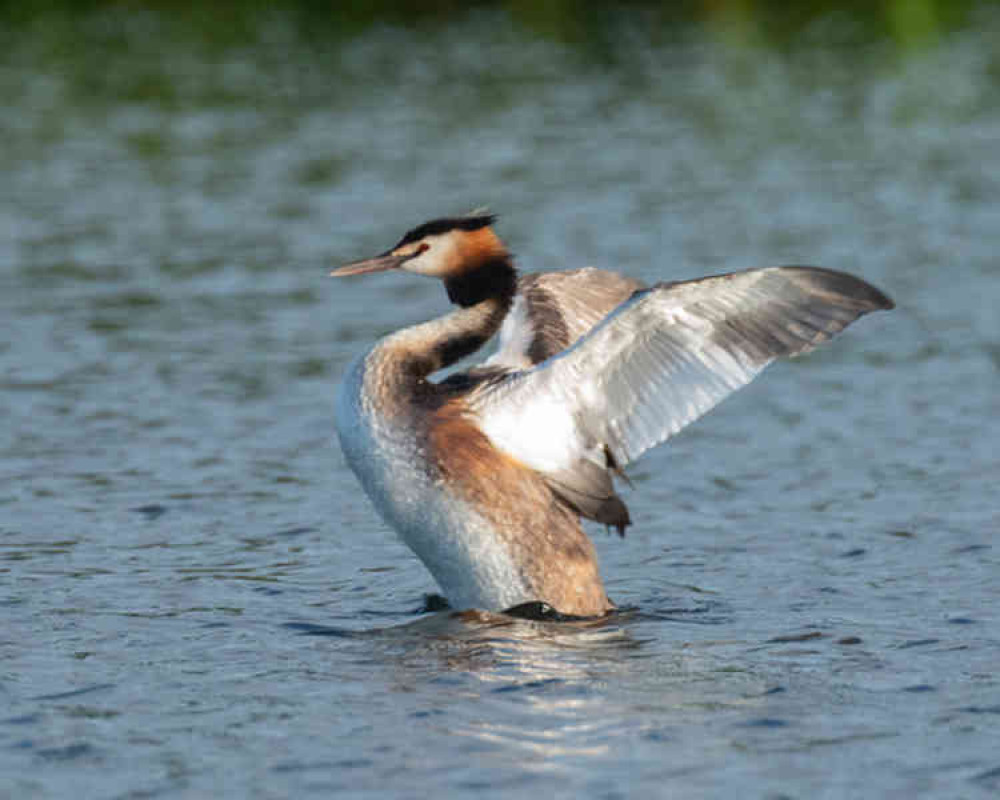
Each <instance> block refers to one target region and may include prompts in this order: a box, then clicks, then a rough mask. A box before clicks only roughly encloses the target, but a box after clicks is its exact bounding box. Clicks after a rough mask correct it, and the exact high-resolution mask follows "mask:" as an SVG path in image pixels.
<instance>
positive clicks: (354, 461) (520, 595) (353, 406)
mask: <svg viewBox="0 0 1000 800" xmlns="http://www.w3.org/2000/svg"><path fill="white" fill-rule="evenodd" d="M369 355H370V354H367V355H365V356H362V357H360V358H358V359H356V360H355V361H354V362H353V363H352V364H351V366H350V367H349V368H348V370H347V372H346V373H345V375H344V378H343V380H342V381H341V384H340V387H339V389H338V392H337V400H336V422H337V433H338V435H339V437H340V445H341V448H342V449H343V451H344V456H345V457H346V459H347V463H348V465H349V466H350V467H351V469H352V470H353V471H354V474H355V475H357V477H358V480H359V481H361V485H362V487H363V488H364V490H365V492H366V493H367V495H368V497H369V498H370V499H371V501H372V503H373V504H374V505H375V508H376V509H377V510H378V512H379V514H380V515H381V516H382V518H383V519H384V520H385V521H386V523H388V524H389V525H390V526H391V527H392V528H393V529H394V530H395V531H396V533H397V534H399V536H400V538H401V539H402V540H403V541H404V542H405V543H406V544H407V545H408V546H409V547H410V548H411V549H412V550H413V551H414V553H416V555H417V556H418V557H419V558H420V560H421V561H422V562H423V563H424V565H425V566H426V567H427V569H428V570H430V572H431V574H432V575H433V576H434V578H435V580H436V581H437V583H438V585H439V586H440V587H441V590H442V592H443V593H444V594H445V596H446V597H447V598H448V600H449V602H450V603H451V604H452V606H453V607H454V608H458V609H462V608H486V609H498V608H510V607H511V606H515V605H518V604H519V603H524V602H528V601H530V600H532V599H534V598H532V597H530V596H529V594H528V591H527V588H526V586H525V583H524V579H523V578H522V577H521V574H520V571H519V570H518V569H517V567H516V565H515V564H514V562H513V560H512V559H511V557H510V553H509V550H508V549H507V547H506V546H505V544H504V540H503V538H502V537H501V536H500V535H498V532H497V531H496V530H495V529H494V528H493V527H492V525H491V524H490V523H489V522H488V521H487V520H486V519H485V518H484V517H483V516H482V515H481V514H479V513H478V512H477V511H476V509H475V508H474V507H472V506H471V505H469V504H468V503H467V502H465V501H464V500H463V499H462V498H460V497H457V496H456V495H455V494H454V492H450V491H449V487H448V486H446V485H444V483H443V482H442V481H441V480H440V478H438V477H436V476H435V474H434V469H433V465H430V464H428V462H427V453H426V452H425V451H424V449H423V446H422V444H421V442H422V441H423V439H424V432H423V431H422V430H421V426H420V422H421V419H420V417H418V416H416V415H415V414H414V415H410V416H409V418H407V415H402V416H401V417H400V415H395V418H392V419H390V418H389V417H387V416H386V415H385V414H384V413H382V412H381V411H380V409H378V408H376V407H375V403H374V402H373V399H372V398H373V397H374V396H375V395H373V393H372V392H371V391H370V388H371V387H370V386H369V385H368V384H369V382H370V381H371V380H372V375H371V371H370V369H369V363H370V359H369Z"/></svg>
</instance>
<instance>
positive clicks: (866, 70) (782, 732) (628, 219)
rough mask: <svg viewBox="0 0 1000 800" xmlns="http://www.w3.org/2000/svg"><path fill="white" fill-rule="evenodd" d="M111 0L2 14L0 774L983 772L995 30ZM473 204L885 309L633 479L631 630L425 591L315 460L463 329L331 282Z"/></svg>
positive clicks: (576, 234)
mask: <svg viewBox="0 0 1000 800" xmlns="http://www.w3.org/2000/svg"><path fill="white" fill-rule="evenodd" d="M129 8H130V7H129V6H124V5H123V6H119V7H117V8H116V9H115V10H112V11H111V12H105V13H100V14H99V13H95V14H94V15H92V16H84V17H82V18H81V19H82V21H80V20H78V21H77V23H74V24H79V25H80V30H75V29H74V30H63V31H58V30H57V31H55V32H53V31H52V30H49V29H46V30H40V29H38V30H36V29H28V30H25V29H23V28H22V29H19V30H18V31H16V32H2V33H0V53H3V55H0V96H2V97H3V98H4V99H3V104H2V106H3V107H2V109H0V137H2V138H0V141H2V143H0V413H2V420H3V421H2V425H0V796H2V797H10V798H28V797H67V796H77V797H107V798H140V797H158V796H166V797H233V798H244V797H258V798H272V797H273V798H279V797H303V798H309V797H329V796H332V795H335V794H338V793H339V794H342V795H344V796H351V797H383V796H395V797H415V798H416V797H430V796H438V797H462V796H472V795H473V794H475V795H477V796H489V797H511V798H513V797H528V796H534V797H537V796H545V797H551V798H578V797H600V798H619V797H654V796H659V797H754V798H779V797H781V798H837V797H851V798H855V797H883V798H884V797H900V798H902V797H906V798H912V797H941V798H958V797H962V798H976V797H992V796H996V794H997V793H998V792H1000V733H998V728H1000V677H998V674H997V673H998V670H1000V625H998V623H1000V619H998V616H1000V615H998V604H1000V558H998V556H1000V552H998V546H1000V545H998V542H997V534H998V531H1000V423H998V420H1000V51H998V49H997V45H996V43H997V40H998V39H997V36H998V31H1000V14H998V12H997V11H996V10H995V7H993V6H985V7H983V8H982V9H979V10H977V11H976V13H975V14H973V15H971V17H970V18H969V19H967V20H966V21H965V22H964V23H963V24H962V25H961V26H960V27H956V28H953V29H949V30H947V31H944V32H942V33H940V35H938V36H936V37H933V36H932V37H928V38H927V39H925V40H921V41H920V42H918V43H917V44H915V45H912V46H910V45H908V46H905V47H904V46H901V45H899V44H898V43H893V42H892V41H885V40H881V39H878V38H875V39H867V38H865V37H855V36H854V34H853V33H852V29H851V27H850V22H849V21H848V20H844V19H841V18H839V17H836V16H834V17H832V18H829V19H821V20H818V21H817V22H816V23H815V24H813V25H811V26H808V27H807V28H805V29H804V30H803V31H802V33H801V34H800V35H799V36H797V37H796V38H795V39H794V40H793V41H792V42H791V43H787V44H786V45H785V46H780V47H771V46H767V45H766V44H763V43H755V42H753V41H749V42H748V41H742V40H741V41H733V40H732V39H731V38H729V37H727V36H726V35H725V32H724V31H718V30H714V29H713V28H711V27H710V26H707V25H700V24H698V23H691V24H690V26H689V27H685V28H683V29H680V30H676V31H674V32H673V33H671V34H669V35H662V36H660V35H656V31H655V30H650V29H648V26H644V25H642V24H639V23H638V22H637V23H636V24H633V25H627V24H626V25H623V27H622V29H621V30H620V31H618V32H617V33H616V36H617V39H616V42H617V44H616V50H615V52H613V53H607V52H604V51H601V52H598V53H596V54H595V53H591V52H589V51H588V50H587V48H586V47H585V46H577V45H575V44H573V43H572V42H571V43H567V42H566V41H564V40H562V39H560V38H559V37H547V36H541V35H539V34H537V33H533V32H531V31H530V30H525V29H523V28H521V27H519V26H518V25H516V24H514V23H511V22H510V20H509V19H507V18H506V17H504V16H503V15H500V14H490V13H485V12H483V13H475V14H472V15H469V16H463V17H461V18H458V19H455V20H451V21H439V22H438V23H435V24H433V25H421V26H417V27H413V28H407V27H389V26H375V27H373V28H371V29H369V30H367V31H362V32H359V33H357V34H355V35H352V36H350V37H347V36H345V37H342V38H338V39H336V40H334V41H326V40H324V39H323V37H316V38H315V39H314V38H310V37H302V36H301V35H300V33H299V32H297V31H296V30H294V29H293V28H292V26H291V25H290V24H288V22H287V20H284V19H283V17H282V16H281V15H280V14H278V13H276V14H275V16H274V18H273V19H271V20H269V21H268V22H267V23H266V24H265V25H264V26H263V27H262V29H261V31H260V33H259V35H258V36H256V37H255V38H253V39H252V40H249V41H241V42H238V43H232V44H217V43H205V42H204V41H201V40H199V39H198V37H197V36H196V35H194V34H191V33H190V32H185V31H180V32H179V31H178V30H176V29H175V28H173V27H171V25H170V23H169V19H168V16H167V15H165V14H163V15H156V14H150V13H144V12H138V11H136V10H134V9H132V10H129ZM74 19H76V18H74ZM40 25H41V23H40ZM482 205H488V206H489V207H490V208H491V209H492V210H493V211H495V212H497V213H499V214H500V215H501V216H500V222H499V225H498V231H499V232H500V234H501V235H502V236H503V237H504V238H505V239H506V240H507V241H508V243H509V244H510V246H511V248H512V250H513V251H514V252H515V253H516V254H517V257H518V262H519V265H520V266H521V267H522V268H523V269H526V270H546V269H559V268H568V267H576V266H583V265H587V264H593V265H597V266H602V267H608V268H613V269H619V270H621V271H624V272H627V273H629V274H632V275H635V276H638V277H640V278H643V279H645V280H647V281H654V280H660V279H676V278H686V277H694V276H697V275H700V274H706V273H713V272H720V271H726V270H731V269H739V268H744V267H750V266H760V265H766V264H778V263H813V264H820V265H824V266H828V267H835V268H839V269H846V270H849V271H851V272H855V273H857V274H859V275H862V276H864V277H866V278H867V279H868V280H870V281H872V282H873V283H875V284H876V285H878V286H879V287H881V288H882V289H884V290H885V291H887V292H888V293H889V294H891V295H892V296H893V298H894V299H895V300H896V302H897V304H898V308H897V310H895V311H893V312H891V313H888V314H878V315H872V316H871V317H867V318H865V319H863V320H861V321H860V322H859V323H857V324H856V325H855V326H853V327H852V328H851V329H850V330H849V331H847V332H846V333H845V335H843V336H842V337H841V338H839V339H838V340H837V341H835V342H834V343H833V344H832V345H831V346H829V347H827V348H825V349H823V350H821V351H819V352H816V353H814V354H812V355H810V356H808V357H805V358H802V359H798V360H796V361H794V362H789V363H783V364H779V365H776V366H774V367H772V368H770V369H769V370H768V371H767V372H766V373H765V374H764V376H762V378H761V379H760V380H758V381H757V382H756V383H755V384H753V385H752V386H750V387H748V388H747V389H746V390H744V391H742V392H741V393H739V394H738V395H736V396H734V397H733V398H730V399H729V400H728V401H727V402H726V403H724V404H723V405H722V406H720V407H719V408H718V409H717V410H715V411H713V412H712V413H711V414H709V415H708V416H707V417H705V418H704V419H702V420H700V421H699V422H698V423H696V424H695V425H693V426H692V427H691V428H689V429H688V430H686V431H684V432H683V433H682V434H681V435H680V436H678V437H677V438H676V439H674V440H673V441H672V442H670V443H669V444H668V445H667V446H665V447H662V448H660V449H659V450H657V451H655V452H653V453H650V454H649V455H648V456H647V457H646V458H645V459H644V460H643V461H641V462H640V463H639V464H638V465H636V467H635V468H634V469H633V470H632V477H633V480H634V483H635V489H634V491H632V492H631V493H629V494H628V495H627V498H626V499H627V501H628V503H629V506H630V508H631V509H632V512H633V517H634V519H635V526H634V527H633V528H632V529H630V531H629V535H628V537H627V538H626V539H625V540H624V541H620V540H618V538H617V537H613V536H607V535H606V534H605V533H604V531H603V530H602V529H600V528H595V529H594V530H593V531H592V533H593V536H594V538H595V540H596V542H597V547H598V550H599V553H600V557H601V561H602V571H603V573H604V575H605V577H606V580H607V584H608V589H609V592H610V594H611V595H612V597H613V598H614V599H615V600H616V601H617V602H618V603H619V604H620V605H623V606H628V607H632V608H633V609H634V610H632V611H630V612H628V613H626V614H623V615H621V616H619V617H617V618H615V619H613V620H611V621H609V622H607V623H604V624H561V625H560V624H551V623H537V622H527V621H514V620H510V619H505V618H502V617H496V618H482V619H478V620H475V619H461V618H456V617H453V616H450V615H449V614H447V613H436V614H427V613H423V614H422V613H419V609H420V608H421V606H422V604H423V597H424V595H425V594H426V593H429V592H433V591H434V590H435V587H434V585H433V583H432V582H431V579H430V577H429V575H428V574H427V573H426V571H425V570H424V569H423V567H422V566H421V565H420V564H419V563H418V562H417V561H416V559H415V558H414V557H413V556H412V555H411V554H410V552H409V551H408V550H407V549H406V548H405V547H404V546H403V545H401V544H400V543H399V542H398V541H397V540H396V539H395V538H394V536H393V534H392V532H391V531H390V530H388V529H387V528H386V526H385V525H384V524H382V523H381V522H380V521H379V519H378V518H377V517H376V515H375V514H374V513H373V511H372V509H371V508H370V506H369V505H368V503H367V501H366V499H365V498H364V496H363V494H362V492H361V490H360V488H359V486H358V484H357V483H356V481H355V480H354V478H353V476H352V475H351V474H350V472H349V470H348V469H347V468H346V466H345V464H344V461H343V459H342V457H341V454H340V452H339V449H338V447H337V445H336V442H335V439H334V436H333V420H332V406H333V403H332V398H333V394H334V387H335V385H336V382H337V380H338V376H339V374H340V372H341V371H342V369H343V368H344V366H345V364H346V363H347V362H348V360H349V359H350V358H351V357H352V356H353V355H355V354H357V353H358V352H359V351H360V350H362V349H363V348H365V347H367V346H368V345H369V344H370V343H371V342H372V341H373V340H374V339H375V338H376V337H378V336H380V335H382V334H384V333H386V332H387V331H390V330H393V329H395V328H397V327H399V326H401V325H404V324H407V323H412V322H416V321H420V320H424V319H427V318H430V317H432V316H435V315H438V314H440V313H442V312H443V311H444V310H446V308H447V303H446V299H445V297H444V293H443V292H442V290H441V287H440V286H439V285H437V284H436V283H434V282H431V281H426V280H421V279H420V278H417V277H413V276H402V275H385V276H371V277H370V278H369V279H366V280H355V281H349V282H346V281H339V282H334V281H333V280H331V279H328V278H327V277H326V273H327V272H328V271H329V269H330V268H331V267H332V266H335V265H336V264H338V263H339V262H341V261H344V260H349V259H353V258H357V257H361V256H365V255H369V254H373V253H375V252H379V251H380V250H382V249H385V248H386V247H388V246H389V245H391V244H392V243H393V242H394V241H395V240H396V238H397V237H398V236H399V235H400V234H401V233H402V232H403V231H404V230H405V229H406V228H408V227H411V226H412V225H414V224H417V223H419V222H421V221H423V220H424V219H426V218H430V217H433V216H439V215H442V214H453V213H461V212H464V211H467V210H469V209H471V208H474V207H476V206H482Z"/></svg>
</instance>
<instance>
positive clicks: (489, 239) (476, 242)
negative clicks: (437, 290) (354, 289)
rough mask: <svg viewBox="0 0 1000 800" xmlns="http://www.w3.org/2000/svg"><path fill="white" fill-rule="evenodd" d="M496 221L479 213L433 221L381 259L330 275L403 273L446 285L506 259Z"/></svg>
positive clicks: (370, 259)
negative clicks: (495, 227) (493, 225)
mask: <svg viewBox="0 0 1000 800" xmlns="http://www.w3.org/2000/svg"><path fill="white" fill-rule="evenodd" d="M494 219H495V217H494V216H493V215H492V214H483V213H478V212H473V213H472V214H469V215H467V216H463V217H442V218H441V219H432V220H431V221H430V222H425V223H424V224H423V225H419V226H417V227H416V228H414V229H413V230H411V231H407V233H406V234H405V235H404V236H403V238H402V239H400V240H399V242H398V243H397V244H396V246H395V247H393V248H391V249H390V250H386V251H385V252H384V253H382V254H381V255H378V256H375V257H374V258H366V259H363V260H361V261H352V262H351V263H350V264H345V265H344V266H342V267H339V268H338V269H335V270H334V271H333V272H331V273H330V274H331V275H333V276H336V277H343V276H346V275H361V274H364V273H366V272H384V271H386V270H390V269H404V270H406V271H407V272H415V273H416V274H418V275H427V276H430V277H432V278H439V279H441V280H445V281H448V280H453V279H456V278H460V277H461V276H463V275H465V274H466V273H468V272H470V271H472V270H475V269H476V268H477V267H480V266H482V265H483V264H485V263H486V262H489V261H493V260H495V259H497V258H506V257H507V250H506V248H505V247H504V245H503V242H501V241H500V239H499V238H498V237H497V235H496V234H495V233H494V232H493V229H492V228H491V227H490V226H491V225H492V224H493V221H494Z"/></svg>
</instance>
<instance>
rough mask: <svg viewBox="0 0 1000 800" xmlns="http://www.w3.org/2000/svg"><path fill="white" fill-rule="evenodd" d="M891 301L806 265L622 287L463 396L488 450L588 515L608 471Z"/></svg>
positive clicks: (602, 493)
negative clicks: (550, 349)
mask: <svg viewBox="0 0 1000 800" xmlns="http://www.w3.org/2000/svg"><path fill="white" fill-rule="evenodd" d="M892 307H893V303H892V301H891V300H890V299H889V298H888V297H886V296H885V295H884V294H882V292H880V291H879V290H878V289H876V288H875V287H873V286H871V285H870V284H868V283H866V282H865V281H863V280H860V279H859V278H855V277H853V276H851V275H847V274H845V273H842V272H834V271H832V270H826V269H819V268H815V267H769V268H765V269H754V270H747V271H745V272H737V273H732V274H728V275H719V276H715V277H711V278H702V279H699V280H694V281H688V282H682V283H665V284H658V285H656V286H654V287H652V288H650V289H646V290H643V291H639V292H636V293H635V294H633V295H632V296H631V297H630V299H628V300H626V301H625V302H624V303H622V304H621V305H619V306H618V307H617V308H616V309H615V310H614V311H613V312H612V313H611V314H610V315H609V316H608V317H607V318H606V319H605V320H604V321H603V322H602V323H600V324H599V325H597V326H596V327H595V328H594V329H593V330H591V332H590V333H589V334H587V335H586V336H584V337H583V338H581V339H580V340H579V341H577V343H576V344H575V345H574V346H572V347H570V348H569V349H568V350H565V351H564V352H562V353H559V354H557V355H555V356H553V357H551V358H549V359H547V360H546V361H544V362H542V363H540V364H538V365H537V366H535V367H533V368H530V369H526V370H523V371H521V372H515V373H512V374H510V375H509V376H508V377H507V378H506V379H504V380H502V381H498V382H493V383H491V384H489V385H486V386H484V388H483V390H482V391H479V392H474V393H473V394H472V395H471V396H470V397H469V399H468V402H469V405H470V407H471V409H472V410H473V411H474V412H475V413H476V414H477V415H478V416H479V418H480V424H481V425H482V429H483V431H484V432H485V433H486V435H487V436H489V438H490V439H491V440H492V442H493V443H494V444H495V445H496V446H497V447H499V448H500V449H502V450H504V451H505V452H507V453H508V454H510V455H512V456H514V457H515V458H518V459H520V460H521V461H522V462H524V463H525V464H527V465H529V466H531V467H533V468H534V469H537V470H538V471H540V472H541V473H543V474H544V475H545V476H546V477H547V478H548V479H549V481H550V483H551V485H552V486H553V488H554V489H555V490H556V491H557V492H559V493H560V494H562V495H563V496H564V497H566V498H567V499H568V500H569V501H570V502H571V504H573V505H575V506H577V507H578V508H581V507H583V509H584V510H582V511H581V513H584V515H585V516H591V517H592V518H599V517H594V516H593V515H592V514H589V513H587V511H586V508H587V507H590V508H598V509H599V508H600V504H601V502H603V501H604V500H605V499H606V498H607V496H608V492H609V487H610V484H611V478H610V475H611V473H612V472H615V471H617V470H619V469H620V468H622V467H624V466H625V465H627V464H629V463H631V462H632V461H635V460H636V459H637V458H638V457H639V456H640V455H641V454H642V453H643V452H645V451H646V450H648V449H649V448H651V447H653V446H655V445H657V444H659V443H660V442H663V441H665V440H666V439H667V438H669V437H670V436H672V435H673V434H675V433H677V432H678V431H679V430H681V428H683V427H684V426H686V425H687V424H688V423H690V422H693V421H694V420H696V419H697V418H698V417H700V416H701V415H702V414H704V413H705V412H707V411H708V410H709V409H711V408H712V407H713V406H715V405H716V404H717V403H718V402H719V401H720V400H722V399H723V398H724V397H726V396H727V395H729V394H730V393H732V392H734V391H736V390H737V389H739V388H740V387H742V386H745V385H746V384H747V383H749V382H750V381H751V380H753V378H754V377H755V376H756V375H757V374H758V373H759V372H760V371H761V370H762V369H764V367H766V366H767V365H768V364H770V363H771V362H772V361H773V360H774V359H775V358H778V357H780V356H794V355H798V354H800V353H804V352H807V351H809V350H812V349H813V348H814V347H816V346H817V345H819V344H821V343H822V342H825V341H826V340H828V339H830V338H831V337H832V336H834V335H836V334H837V333H839V332H840V331H842V330H843V329H844V328H846V327H847V326H848V325H850V324H851V323H852V322H853V321H854V320H856V319H857V318H858V317H860V316H861V315H863V314H866V313H868V312H870V311H875V310H878V309H888V308H892ZM612 496H613V495H612ZM588 498H589V506H588Z"/></svg>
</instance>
